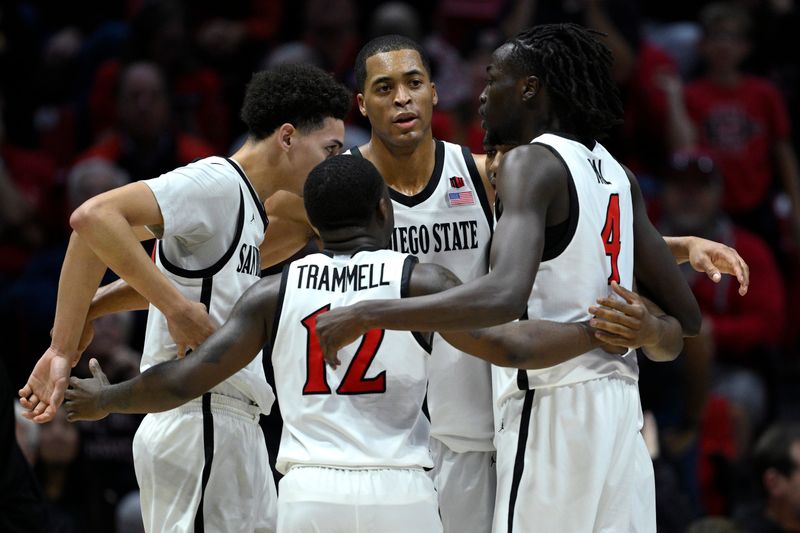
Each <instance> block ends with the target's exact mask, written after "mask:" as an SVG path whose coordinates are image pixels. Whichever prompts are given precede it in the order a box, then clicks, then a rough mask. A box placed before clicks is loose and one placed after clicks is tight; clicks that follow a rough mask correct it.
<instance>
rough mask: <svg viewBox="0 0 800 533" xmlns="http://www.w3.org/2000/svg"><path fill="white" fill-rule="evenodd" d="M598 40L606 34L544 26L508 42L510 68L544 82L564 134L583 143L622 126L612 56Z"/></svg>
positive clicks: (620, 106) (554, 25)
mask: <svg viewBox="0 0 800 533" xmlns="http://www.w3.org/2000/svg"><path fill="white" fill-rule="evenodd" d="M597 35H604V34H602V33H600V32H597V31H594V30H590V29H587V28H584V27H582V26H579V25H577V24H542V25H539V26H534V27H533V28H530V29H528V30H525V31H523V32H522V33H519V34H518V35H516V36H515V37H513V38H511V39H509V41H508V43H510V44H511V46H512V50H511V52H510V55H509V58H508V59H507V62H508V63H509V65H510V66H511V67H512V68H513V69H515V70H516V73H517V74H519V75H520V76H529V75H534V76H537V77H538V78H539V79H540V80H541V81H542V83H543V84H544V86H546V87H547V89H548V91H549V93H550V97H551V99H552V102H553V107H554V109H555V112H556V115H557V116H558V118H559V120H560V121H561V122H562V127H563V128H564V130H565V132H566V133H572V134H573V135H577V136H578V137H579V138H581V139H584V138H589V139H601V138H603V137H605V136H606V135H607V134H608V130H610V129H611V128H612V127H614V126H616V125H618V124H621V123H622V113H623V109H622V101H621V100H620V97H619V92H618V91H617V86H616V83H614V80H613V79H612V78H611V64H612V62H613V57H612V55H611V51H610V50H609V49H608V47H607V46H606V45H604V44H603V43H602V42H600V41H599V40H597V38H596V37H595V36H597Z"/></svg>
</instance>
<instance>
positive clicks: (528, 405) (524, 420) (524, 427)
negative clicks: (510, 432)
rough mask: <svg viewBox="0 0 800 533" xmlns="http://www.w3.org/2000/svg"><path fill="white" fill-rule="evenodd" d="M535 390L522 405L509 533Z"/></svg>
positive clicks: (511, 528) (523, 465)
mask: <svg viewBox="0 0 800 533" xmlns="http://www.w3.org/2000/svg"><path fill="white" fill-rule="evenodd" d="M535 394H536V391H535V390H529V391H528V392H526V393H525V401H524V403H523V404H522V414H521V415H520V420H519V438H518V440H517V455H516V457H515V458H514V475H513V477H512V479H511V492H510V493H509V496H508V529H507V531H508V533H512V531H514V508H515V507H516V505H517V494H518V493H519V484H520V481H522V472H523V470H524V469H525V449H526V448H527V446H528V429H529V428H530V424H531V411H532V410H533V397H534V395H535Z"/></svg>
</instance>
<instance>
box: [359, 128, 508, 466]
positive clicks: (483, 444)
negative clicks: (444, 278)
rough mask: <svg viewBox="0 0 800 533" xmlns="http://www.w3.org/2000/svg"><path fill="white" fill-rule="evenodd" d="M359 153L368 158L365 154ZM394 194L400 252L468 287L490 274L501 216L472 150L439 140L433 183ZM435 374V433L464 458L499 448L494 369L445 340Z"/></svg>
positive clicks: (434, 361) (431, 394)
mask: <svg viewBox="0 0 800 533" xmlns="http://www.w3.org/2000/svg"><path fill="white" fill-rule="evenodd" d="M351 152H353V154H354V155H361V154H360V152H359V151H358V149H357V148H354V149H352V150H351ZM389 194H390V196H391V198H392V204H393V206H394V227H395V229H394V233H393V235H392V248H393V249H394V250H395V251H398V252H401V253H408V254H411V255H414V256H416V257H417V258H419V260H420V261H421V262H424V263H436V264H437V265H442V266H444V267H447V268H448V269H450V270H451V271H452V272H453V273H454V274H456V275H457V276H458V277H459V278H460V279H461V281H463V282H465V283H466V282H468V281H472V280H474V279H476V278H479V277H481V276H483V275H485V274H486V273H487V272H488V270H489V245H490V243H491V240H492V231H493V216H492V210H491V206H490V205H489V201H488V199H487V197H486V191H485V189H484V186H483V181H482V180H481V177H480V174H479V173H478V169H477V167H476V165H475V161H474V159H473V157H472V154H471V153H470V151H469V149H468V148H466V147H462V146H459V145H457V144H451V143H448V142H443V141H439V140H437V141H436V163H435V166H434V170H433V174H432V176H431V178H430V181H429V182H428V185H427V186H426V187H425V188H424V189H423V190H422V191H421V192H419V193H418V194H416V195H414V196H406V195H404V194H402V193H399V192H397V191H395V190H393V189H391V188H390V189H389ZM429 368H430V385H429V387H428V410H429V413H430V417H431V435H432V436H434V437H435V438H437V439H439V440H441V441H442V442H444V443H445V444H447V445H448V447H449V448H450V449H452V450H454V451H457V452H466V451H490V450H493V449H494V447H493V446H492V438H493V434H494V428H493V425H492V413H491V411H490V410H489V406H490V405H491V401H492V381H491V372H490V366H489V364H488V363H486V362H485V361H483V360H481V359H478V358H476V357H471V356H469V355H467V354H464V353H462V352H461V351H459V350H457V349H455V348H453V347H452V346H451V345H450V344H448V343H447V342H446V341H445V340H443V339H442V338H441V337H439V335H438V334H437V335H435V337H434V342H433V356H432V357H431V364H430V367H429Z"/></svg>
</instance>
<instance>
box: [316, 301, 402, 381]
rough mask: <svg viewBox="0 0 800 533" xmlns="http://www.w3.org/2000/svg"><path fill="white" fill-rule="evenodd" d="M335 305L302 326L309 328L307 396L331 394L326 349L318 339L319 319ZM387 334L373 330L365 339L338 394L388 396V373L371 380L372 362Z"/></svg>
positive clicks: (380, 374) (348, 369)
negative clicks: (368, 373)
mask: <svg viewBox="0 0 800 533" xmlns="http://www.w3.org/2000/svg"><path fill="white" fill-rule="evenodd" d="M330 309H331V305H330V304H327V305H325V306H323V307H321V308H320V309H317V310H316V311H314V312H313V313H311V314H310V315H308V316H307V317H305V318H304V319H303V320H302V321H301V323H302V324H303V327H304V328H306V333H307V340H308V342H307V344H306V383H305V385H303V394H331V388H330V386H328V379H327V375H326V372H325V359H324V358H323V357H322V348H321V347H320V345H319V337H317V317H318V316H319V315H321V314H322V313H325V312H327V311H330ZM383 334H384V330H382V329H372V330H369V331H368V332H366V333H365V334H364V336H363V337H362V338H361V344H359V346H358V349H357V350H356V354H355V356H354V357H353V360H352V361H351V362H350V366H348V367H347V372H345V374H344V378H342V382H341V383H340V384H339V388H337V389H336V394H380V393H382V392H386V371H385V370H384V371H382V372H380V373H379V374H378V375H377V376H375V377H371V378H367V377H366V375H367V371H368V370H369V367H370V365H371V364H372V360H373V359H375V354H377V353H378V348H380V346H381V342H382V341H383Z"/></svg>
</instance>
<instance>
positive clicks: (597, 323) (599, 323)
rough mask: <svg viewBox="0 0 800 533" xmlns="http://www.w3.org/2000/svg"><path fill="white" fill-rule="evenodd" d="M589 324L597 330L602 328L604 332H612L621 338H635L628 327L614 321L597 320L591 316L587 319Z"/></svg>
mask: <svg viewBox="0 0 800 533" xmlns="http://www.w3.org/2000/svg"><path fill="white" fill-rule="evenodd" d="M589 325H590V326H592V327H593V328H595V329H597V330H602V331H605V332H606V333H613V334H614V335H618V336H620V337H622V338H623V339H628V340H632V339H634V338H635V334H634V332H632V331H631V330H630V329H629V328H627V327H625V326H622V325H620V324H617V323H614V322H607V321H605V320H599V319H596V318H593V319H591V320H590V321H589Z"/></svg>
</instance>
